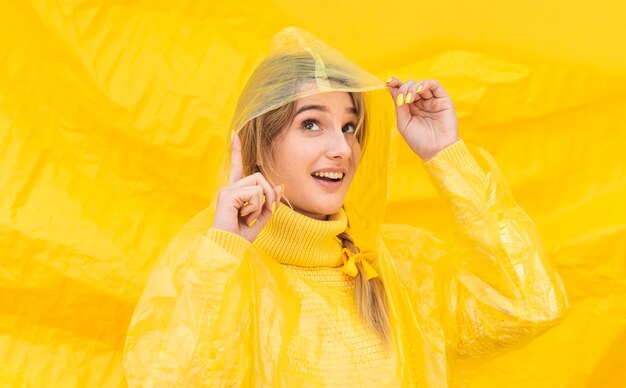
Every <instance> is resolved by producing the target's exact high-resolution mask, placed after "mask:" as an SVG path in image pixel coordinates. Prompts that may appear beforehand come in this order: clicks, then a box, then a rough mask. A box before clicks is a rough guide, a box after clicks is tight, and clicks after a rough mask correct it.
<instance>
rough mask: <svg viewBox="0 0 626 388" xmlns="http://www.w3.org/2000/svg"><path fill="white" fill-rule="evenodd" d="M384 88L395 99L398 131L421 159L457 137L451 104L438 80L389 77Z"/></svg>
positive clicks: (428, 156)
mask: <svg viewBox="0 0 626 388" xmlns="http://www.w3.org/2000/svg"><path fill="white" fill-rule="evenodd" d="M387 88H388V89H389V91H390V92H391V95H392V96H393V99H394V102H395V103H396V112H397V117H398V130H399V131H400V134H401V135H402V137H404V140H406V142H407V143H408V144H409V146H410V147H411V149H412V150H413V151H414V152H415V153H416V154H417V155H418V156H419V157H420V158H422V159H423V160H424V161H426V160H428V159H431V158H432V157H433V156H435V155H436V154H437V153H438V152H439V151H441V150H443V149H444V148H446V147H447V146H449V145H450V144H452V143H455V142H456V141H458V140H459V128H458V124H457V119H456V112H455V111H454V104H452V100H451V99H450V97H449V96H448V93H446V91H445V90H444V89H443V87H442V86H441V85H440V84H439V82H438V81H436V80H425V81H413V80H408V81H406V82H404V83H403V82H402V81H400V80H399V79H397V78H396V77H391V80H390V81H389V82H387Z"/></svg>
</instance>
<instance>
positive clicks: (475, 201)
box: [424, 140, 568, 357]
mask: <svg viewBox="0 0 626 388" xmlns="http://www.w3.org/2000/svg"><path fill="white" fill-rule="evenodd" d="M470 149H471V151H470ZM424 165H425V167H426V170H427V171H428V174H429V176H430V179H431V181H432V182H433V184H434V186H435V188H436V189H437V191H438V192H439V194H440V196H441V197H442V198H443V199H444V201H445V202H446V203H447V205H448V207H449V209H450V210H451V212H452V216H453V217H452V218H453V227H454V232H455V240H456V241H455V244H454V245H455V248H454V251H453V252H452V253H451V254H450V255H447V256H446V259H444V260H443V261H441V263H439V268H438V270H437V271H436V273H437V275H436V276H437V277H438V279H436V281H437V284H438V285H439V287H441V289H440V292H441V295H442V298H443V304H444V305H445V306H444V308H443V311H445V312H444V315H445V316H444V317H443V318H444V319H443V322H444V329H445V332H446V339H447V343H448V346H450V347H451V348H452V349H454V350H455V351H456V353H457V354H458V355H459V356H461V357H477V356H482V355H485V354H488V353H492V352H494V351H496V350H498V349H501V348H505V347H509V346H512V345H514V344H520V343H523V342H526V341H528V340H530V339H532V338H534V337H536V336H538V335H539V334H540V333H542V332H543V331H545V330H546V329H548V328H549V327H551V326H553V325H554V324H556V323H557V322H558V320H559V319H560V318H561V317H562V315H563V314H564V313H565V312H566V310H567V309H568V301H567V296H566V294H565V290H564V287H563V284H562V283H561V280H560V278H559V276H558V274H557V273H556V272H555V271H554V269H553V268H552V266H551V264H550V262H549V260H548V259H547V258H546V254H545V252H544V249H543V245H542V242H541V240H540V238H539V235H538V232H537V230H536V227H535V224H534V223H533V221H532V220H531V219H530V218H529V217H528V215H527V214H526V213H525V212H524V211H523V210H522V209H521V208H520V207H519V206H518V205H517V203H516V202H515V200H514V198H513V195H512V193H511V191H510V189H509V188H508V186H507V184H506V182H505V180H504V178H503V176H502V174H501V172H500V171H499V169H498V166H497V164H496V163H495V161H494V160H493V158H492V157H491V155H489V154H488V153H487V152H486V151H485V150H483V149H480V148H475V147H471V148H468V146H467V145H466V144H465V143H464V142H463V140H460V141H458V142H456V143H454V144H452V145H451V146H448V147H447V148H445V149H444V150H442V151H441V152H440V153H439V154H437V155H436V156H435V157H434V158H432V159H430V160H428V161H426V162H425V163H424Z"/></svg>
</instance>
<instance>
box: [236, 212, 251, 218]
mask: <svg viewBox="0 0 626 388" xmlns="http://www.w3.org/2000/svg"><path fill="white" fill-rule="evenodd" d="M250 213H252V212H247V213H245V214H242V215H240V216H239V217H245V216H247V215H248V214H250Z"/></svg>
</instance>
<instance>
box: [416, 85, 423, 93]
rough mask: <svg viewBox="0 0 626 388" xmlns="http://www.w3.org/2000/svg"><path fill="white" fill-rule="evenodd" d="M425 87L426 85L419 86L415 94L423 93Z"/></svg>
mask: <svg viewBox="0 0 626 388" xmlns="http://www.w3.org/2000/svg"><path fill="white" fill-rule="evenodd" d="M423 87H424V85H420V86H418V87H417V89H416V90H415V93H419V92H421V91H422V88H423Z"/></svg>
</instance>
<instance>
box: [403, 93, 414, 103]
mask: <svg viewBox="0 0 626 388" xmlns="http://www.w3.org/2000/svg"><path fill="white" fill-rule="evenodd" d="M412 101H413V93H411V92H408V93H407V94H406V100H404V102H406V103H407V104H408V103H410V102H412Z"/></svg>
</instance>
